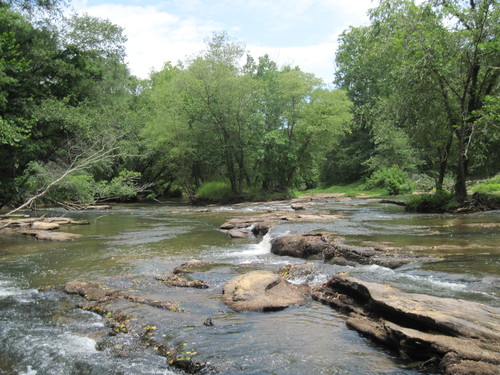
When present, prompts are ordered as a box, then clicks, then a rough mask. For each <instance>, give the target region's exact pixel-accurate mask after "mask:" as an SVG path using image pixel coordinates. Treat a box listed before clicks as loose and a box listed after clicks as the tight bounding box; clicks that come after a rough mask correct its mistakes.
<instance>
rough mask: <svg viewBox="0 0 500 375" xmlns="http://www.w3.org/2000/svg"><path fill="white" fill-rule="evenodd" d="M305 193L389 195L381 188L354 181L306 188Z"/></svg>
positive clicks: (357, 195)
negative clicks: (320, 187) (318, 187)
mask: <svg viewBox="0 0 500 375" xmlns="http://www.w3.org/2000/svg"><path fill="white" fill-rule="evenodd" d="M304 193H305V194H339V196H343V197H359V196H363V197H380V196H386V195H389V193H388V191H387V190H385V189H382V188H371V189H367V188H365V186H364V184H362V183H359V182H355V183H352V184H348V185H334V186H330V187H327V188H323V189H311V190H306V191H305V192H304Z"/></svg>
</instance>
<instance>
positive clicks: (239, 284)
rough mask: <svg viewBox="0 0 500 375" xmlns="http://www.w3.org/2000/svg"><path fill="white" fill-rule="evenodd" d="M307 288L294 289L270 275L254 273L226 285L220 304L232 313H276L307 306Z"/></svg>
mask: <svg viewBox="0 0 500 375" xmlns="http://www.w3.org/2000/svg"><path fill="white" fill-rule="evenodd" d="M308 291H309V287H308V286H307V285H294V284H292V283H290V282H288V281H286V280H285V279H283V278H281V277H280V276H279V275H277V274H275V273H273V272H270V271H253V272H249V273H247V274H244V275H240V276H238V277H236V278H234V279H232V280H231V281H229V282H228V283H227V284H226V285H225V286H224V290H223V295H222V301H223V302H224V303H225V304H226V305H228V306H229V307H230V308H232V309H233V310H235V311H278V310H283V309H285V308H287V307H289V306H292V305H302V304H305V303H306V294H307V293H308Z"/></svg>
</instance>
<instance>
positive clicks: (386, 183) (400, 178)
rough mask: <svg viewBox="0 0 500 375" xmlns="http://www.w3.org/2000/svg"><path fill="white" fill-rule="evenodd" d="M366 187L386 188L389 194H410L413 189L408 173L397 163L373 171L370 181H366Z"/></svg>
mask: <svg viewBox="0 0 500 375" xmlns="http://www.w3.org/2000/svg"><path fill="white" fill-rule="evenodd" d="M366 187H367V188H375V187H379V188H384V189H386V190H387V191H388V192H389V195H398V194H408V193H411V192H412V191H413V188H412V183H411V181H410V178H409V177H408V173H406V172H405V171H404V170H402V169H401V168H400V167H398V166H397V165H393V166H392V167H390V168H382V169H379V170H377V171H375V172H373V173H372V175H371V176H370V178H369V179H368V181H366Z"/></svg>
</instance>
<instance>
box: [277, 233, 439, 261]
mask: <svg viewBox="0 0 500 375" xmlns="http://www.w3.org/2000/svg"><path fill="white" fill-rule="evenodd" d="M343 240H344V239H343V238H341V237H336V236H335V235H334V234H333V233H328V232H313V233H308V234H304V235H293V236H284V237H279V238H276V239H275V240H273V241H272V242H271V252H272V253H273V254H276V255H281V256H291V257H294V258H302V259H316V260H323V261H324V262H325V263H329V264H338V265H345V266H356V265H360V264H361V265H366V264H377V265H380V266H384V267H387V268H398V267H401V266H403V265H406V264H409V263H413V262H415V261H422V260H425V261H432V259H431V258H429V257H425V258H424V257H422V256H419V255H416V254H414V253H413V252H411V251H409V250H405V249H400V248H396V247H390V246H376V247H368V246H352V245H347V244H345V243H343Z"/></svg>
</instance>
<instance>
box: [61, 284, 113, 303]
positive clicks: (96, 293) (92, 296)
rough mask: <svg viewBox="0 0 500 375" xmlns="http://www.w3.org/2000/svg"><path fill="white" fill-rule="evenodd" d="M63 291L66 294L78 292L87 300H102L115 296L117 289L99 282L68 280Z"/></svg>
mask: <svg viewBox="0 0 500 375" xmlns="http://www.w3.org/2000/svg"><path fill="white" fill-rule="evenodd" d="M64 291H65V292H66V293H68V294H78V295H80V296H82V297H84V298H85V299H87V300H91V301H99V302H103V301H106V300H108V299H110V298H115V297H116V295H117V293H118V291H117V290H115V289H109V288H107V287H106V286H105V285H103V284H100V283H91V282H90V283H89V282H85V281H76V280H73V281H68V282H67V283H66V285H64Z"/></svg>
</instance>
